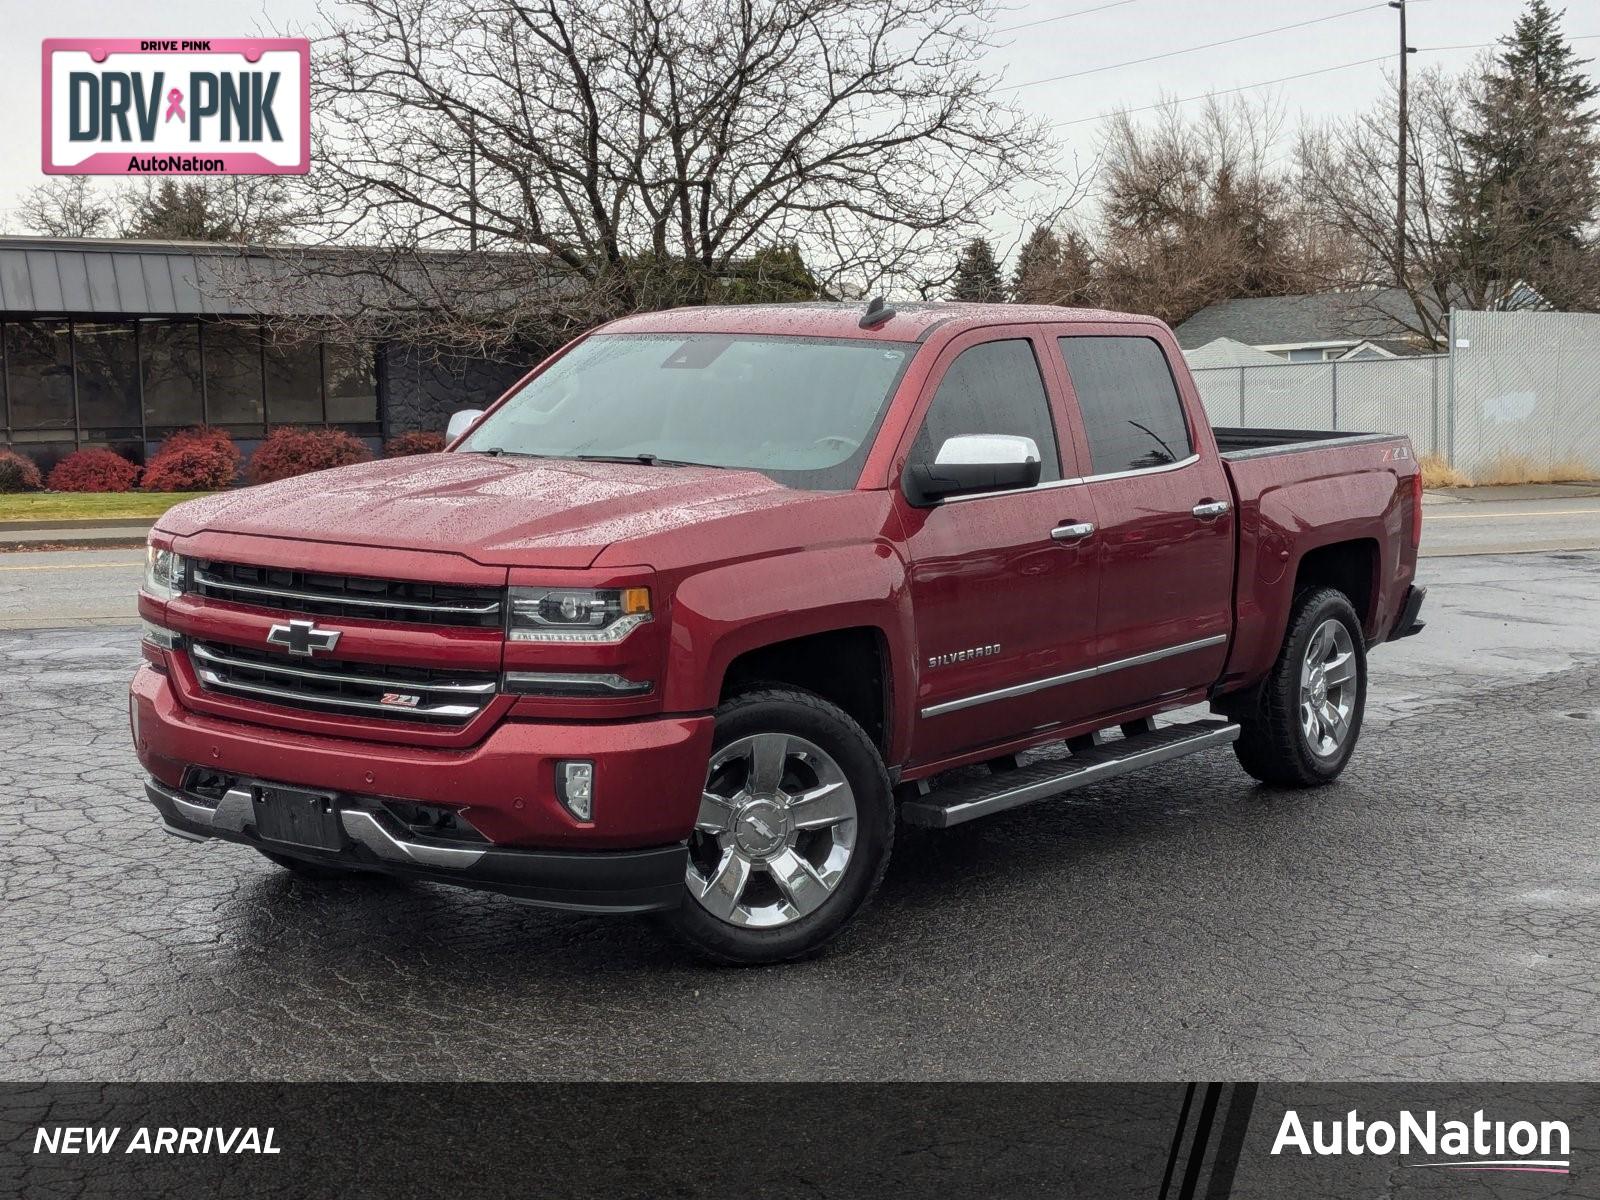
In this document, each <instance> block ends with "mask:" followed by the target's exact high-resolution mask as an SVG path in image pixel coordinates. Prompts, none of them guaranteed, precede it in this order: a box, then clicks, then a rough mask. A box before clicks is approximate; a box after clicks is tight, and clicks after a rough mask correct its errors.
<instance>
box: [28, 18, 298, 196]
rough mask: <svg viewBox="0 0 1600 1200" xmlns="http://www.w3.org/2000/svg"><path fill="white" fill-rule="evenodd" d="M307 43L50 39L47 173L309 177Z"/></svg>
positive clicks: (47, 56)
mask: <svg viewBox="0 0 1600 1200" xmlns="http://www.w3.org/2000/svg"><path fill="white" fill-rule="evenodd" d="M310 60H311V50H310V43H309V42H308V41H307V40H306V39H305V38H188V39H180V38H170V39H169V38H147V39H140V38H47V39H46V40H45V43H44V72H43V78H44V170H45V172H46V173H47V174H51V175H303V174H305V173H306V172H307V171H309V170H310V169H311V122H310V114H309V113H308V111H307V110H308V108H309V106H310V96H311V73H310Z"/></svg>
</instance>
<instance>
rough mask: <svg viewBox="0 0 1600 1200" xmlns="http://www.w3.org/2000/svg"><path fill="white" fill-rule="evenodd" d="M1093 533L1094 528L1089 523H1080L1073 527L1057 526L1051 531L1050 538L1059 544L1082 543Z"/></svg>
mask: <svg viewBox="0 0 1600 1200" xmlns="http://www.w3.org/2000/svg"><path fill="white" fill-rule="evenodd" d="M1093 532H1094V526H1093V525H1091V524H1090V523H1089V522H1088V521H1078V522H1076V523H1074V524H1071V525H1057V526H1056V527H1055V528H1054V529H1052V530H1051V531H1050V536H1051V538H1052V539H1054V540H1055V541H1058V542H1081V541H1082V540H1083V539H1084V538H1086V537H1088V536H1089V535H1090V534H1091V533H1093Z"/></svg>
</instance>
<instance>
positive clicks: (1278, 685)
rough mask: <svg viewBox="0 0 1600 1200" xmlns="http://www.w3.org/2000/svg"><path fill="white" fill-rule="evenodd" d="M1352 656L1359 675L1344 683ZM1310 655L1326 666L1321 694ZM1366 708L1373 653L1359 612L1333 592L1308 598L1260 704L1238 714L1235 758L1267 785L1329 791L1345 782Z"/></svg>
mask: <svg viewBox="0 0 1600 1200" xmlns="http://www.w3.org/2000/svg"><path fill="white" fill-rule="evenodd" d="M1341 630H1342V634H1341V632H1340V631H1341ZM1314 643H1315V647H1314V645H1313V644H1314ZM1345 653H1347V654H1348V662H1349V666H1350V669H1351V670H1353V673H1354V674H1353V677H1351V678H1349V679H1348V680H1342V679H1341V676H1342V673H1343V669H1342V667H1340V666H1338V665H1336V664H1338V662H1339V660H1340V658H1341V656H1342V655H1343V654H1345ZM1308 655H1310V656H1311V657H1312V658H1313V659H1316V660H1319V661H1322V662H1323V670H1322V673H1321V679H1322V683H1323V690H1322V691H1321V692H1318V691H1317V689H1316V687H1315V683H1316V678H1317V672H1316V671H1314V670H1312V669H1310V667H1309V666H1308V663H1307V658H1308ZM1303 674H1304V675H1305V677H1306V683H1305V689H1304V692H1303V691H1302V675H1303ZM1336 680H1339V681H1338V682H1335V681H1336ZM1319 697H1320V698H1321V699H1320V702H1319ZM1366 704H1367V652H1366V645H1365V643H1364V641H1363V639H1362V635H1361V621H1360V619H1359V618H1358V617H1357V616H1356V610H1355V609H1354V608H1353V607H1352V606H1351V604H1350V601H1349V599H1348V598H1347V597H1346V596H1345V594H1344V593H1343V592H1340V591H1336V590H1335V589H1333V588H1316V589H1312V590H1308V591H1305V592H1302V593H1301V594H1300V595H1298V596H1296V597H1295V602H1294V608H1293V609H1292V610H1291V612H1290V614H1289V628H1288V631H1287V632H1286V633H1285V635H1284V639H1283V649H1282V650H1280V651H1279V653H1278V660H1277V661H1276V662H1275V663H1273V665H1272V670H1271V672H1270V673H1269V674H1268V675H1267V678H1266V679H1265V680H1264V681H1262V683H1261V686H1260V687H1259V688H1258V689H1257V691H1256V694H1255V697H1254V702H1253V703H1251V704H1249V705H1248V706H1246V707H1245V708H1244V710H1243V711H1242V712H1240V713H1238V714H1237V720H1238V722H1239V725H1240V727H1241V729H1242V732H1241V733H1240V735H1239V740H1238V741H1236V742H1234V744H1233V752H1234V754H1235V755H1236V756H1237V757H1238V759H1239V763H1240V765H1241V766H1243V767H1244V769H1245V770H1246V771H1248V772H1249V773H1250V774H1251V775H1253V776H1255V778H1257V779H1259V780H1260V781H1261V782H1262V783H1267V784H1272V785H1274V786H1276V787H1290V788H1310V787H1321V786H1322V785H1323V784H1327V783H1332V782H1333V781H1334V780H1335V779H1337V778H1338V777H1339V774H1340V772H1342V771H1343V770H1344V768H1345V764H1346V763H1348V762H1349V761H1350V755H1351V754H1352V753H1353V752H1354V751H1355V748H1356V742H1357V741H1358V740H1359V739H1360V737H1361V718H1362V714H1363V713H1364V711H1365V710H1366ZM1307 706H1309V708H1308V707H1307ZM1308 712H1309V716H1308ZM1330 713H1331V714H1332V716H1331V717H1330V716H1329V714H1330Z"/></svg>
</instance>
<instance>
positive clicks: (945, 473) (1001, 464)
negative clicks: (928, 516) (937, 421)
mask: <svg viewBox="0 0 1600 1200" xmlns="http://www.w3.org/2000/svg"><path fill="white" fill-rule="evenodd" d="M1043 470H1044V464H1043V462H1042V461H1041V459H1040V457H1039V444H1038V443H1037V442H1035V441H1034V440H1033V439H1032V438H1030V437H1021V436H1019V435H1017V434H1011V433H965V434H962V435H960V436H959V437H953V438H947V439H945V443H944V445H942V446H940V447H939V452H938V453H937V454H936V455H934V459H933V461H932V462H931V463H930V462H913V463H907V464H906V471H905V479H904V482H903V486H904V488H905V494H906V499H907V500H909V501H910V502H911V503H912V504H915V505H917V506H918V507H925V506H927V505H932V504H937V503H939V501H941V500H943V499H945V498H947V497H950V496H970V495H975V494H978V493H982V492H1004V491H1010V490H1013V489H1015V488H1029V487H1033V486H1034V485H1035V484H1037V483H1038V482H1039V477H1040V475H1041V474H1042V473H1043Z"/></svg>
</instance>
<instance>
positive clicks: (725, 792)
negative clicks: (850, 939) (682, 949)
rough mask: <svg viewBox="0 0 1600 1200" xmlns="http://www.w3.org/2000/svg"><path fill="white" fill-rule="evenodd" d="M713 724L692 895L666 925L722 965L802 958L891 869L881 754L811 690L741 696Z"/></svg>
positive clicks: (693, 842) (692, 846) (692, 842)
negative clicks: (713, 729)
mask: <svg viewBox="0 0 1600 1200" xmlns="http://www.w3.org/2000/svg"><path fill="white" fill-rule="evenodd" d="M716 720H717V725H716V734H715V737H714V740H713V743H712V752H711V760H710V763H709V765H708V768H707V771H706V782H705V787H704V790H703V792H702V794H701V800H700V813H699V817H698V819H697V820H696V823H695V829H694V832H693V834H692V835H691V836H690V839H689V864H688V869H687V872H686V876H685V888H686V891H687V893H688V894H687V895H686V896H685V897H684V902H683V904H682V906H681V907H680V908H679V909H678V910H677V911H676V912H674V913H672V914H671V915H670V916H669V917H668V920H669V922H670V923H671V925H672V927H673V929H674V930H675V931H676V932H677V934H678V935H679V936H680V937H681V938H683V939H684V940H685V941H687V942H688V943H689V944H690V945H691V946H693V947H694V948H695V949H696V950H698V951H699V952H701V953H702V954H705V955H706V956H708V957H710V958H714V959H717V960H718V961H721V962H729V963H763V962H778V961H782V960H784V959H790V958H798V957H801V956H802V955H805V954H809V953H811V952H812V951H814V950H816V949H818V948H819V947H821V946H822V945H824V944H825V943H826V942H827V941H828V940H829V939H831V938H832V937H833V936H834V935H835V934H837V933H838V932H839V931H840V930H841V929H842V928H843V927H844V926H845V924H846V923H847V922H848V921H849V920H850V919H851V917H853V916H854V915H855V914H856V913H857V912H858V911H860V909H861V907H862V906H863V905H865V904H866V902H867V900H868V899H869V898H870V896H871V895H872V893H873V891H874V890H875V889H876V888H877V885H878V882H879V881H880V880H881V879H882V878H883V872H884V869H885V868H886V867H887V865H888V862H889V851H890V847H891V845H892V843H893V840H894V809H893V807H892V803H891V799H890V790H889V778H888V774H887V772H886V771H885V770H884V766H883V760H882V759H881V758H880V757H879V755H878V751H877V747H875V746H874V745H873V743H872V740H871V739H870V738H869V737H867V735H866V733H865V732H864V731H863V730H862V728H861V727H860V726H859V725H857V724H856V723H855V722H854V721H853V720H851V719H850V717H849V716H848V715H846V714H845V713H844V711H843V710H841V709H839V708H837V707H836V706H834V705H832V704H829V703H828V702H827V701H825V700H823V699H821V698H820V697H818V696H815V695H812V694H811V693H809V692H803V691H799V690H792V689H787V688H769V689H762V690H759V691H751V692H745V693H743V694H741V695H738V696H735V697H734V698H732V699H731V700H729V701H727V702H726V703H725V704H723V705H722V707H721V708H719V709H718V710H717V718H716Z"/></svg>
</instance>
